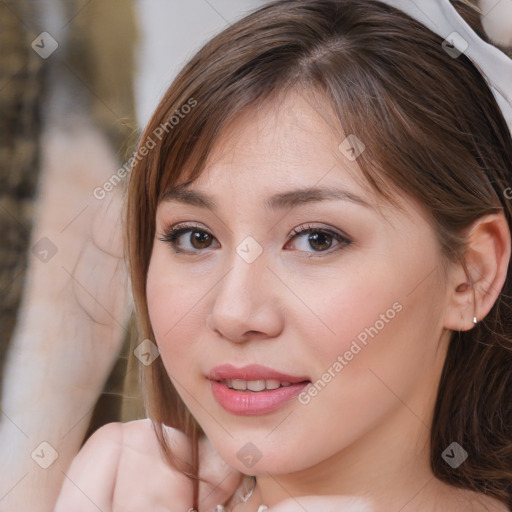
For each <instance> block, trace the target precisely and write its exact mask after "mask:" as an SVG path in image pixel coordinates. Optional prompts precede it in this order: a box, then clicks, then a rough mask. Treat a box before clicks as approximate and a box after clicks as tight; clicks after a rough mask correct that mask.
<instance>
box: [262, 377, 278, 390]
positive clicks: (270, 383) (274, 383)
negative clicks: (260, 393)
mask: <svg viewBox="0 0 512 512" xmlns="http://www.w3.org/2000/svg"><path fill="white" fill-rule="evenodd" d="M280 385H281V383H280V382H279V381H278V380H275V379H268V380H266V381H265V387H266V388H267V389H277V388H278V387H279V386H280Z"/></svg>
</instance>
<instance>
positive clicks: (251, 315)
mask: <svg viewBox="0 0 512 512" xmlns="http://www.w3.org/2000/svg"><path fill="white" fill-rule="evenodd" d="M249 238H250V237H247V238H246V239H244V240H243V241H242V242H241V243H240V244H238V246H236V247H235V248H234V251H233V254H232V255H231V257H230V258H228V266H229V269H228V271H227V273H225V274H224V277H223V278H222V279H221V281H220V283H218V286H217V287H216V293H215V298H214V303H213V306H212V311H211V316H210V321H209V324H210V328H213V329H214V330H217V331H219V332H220V333H221V334H223V335H224V336H225V337H227V338H230V339H231V340H242V339H243V338H244V334H245V333H247V332H249V331H251V332H257V331H261V332H265V333H266V334H269V333H270V331H273V330H275V329H276V328H277V327H278V322H277V319H276V318H272V317H273V315H274V316H275V315H276V311H277V308H275V307H273V306H272V303H273V302H274V301H273V298H272V292H273V290H272V288H271V287H270V286H268V285H267V279H268V276H266V275H265V274H266V273H270V271H269V269H267V268H266V267H267V265H268V263H269V262H268V259H267V258H266V254H265V252H264V251H263V248H262V247H261V245H260V244H259V243H258V242H256V240H254V239H249Z"/></svg>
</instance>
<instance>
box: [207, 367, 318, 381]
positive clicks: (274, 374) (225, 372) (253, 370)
mask: <svg viewBox="0 0 512 512" xmlns="http://www.w3.org/2000/svg"><path fill="white" fill-rule="evenodd" d="M208 378H209V379H210V380H217V381H219V380H227V379H243V380H267V379H275V380H279V381H281V382H291V383H292V384H294V383H296V382H304V381H305V380H309V378H308V377H303V376H299V377H296V376H293V375H286V374H285V373H281V372H278V371H276V370H272V368H267V367H266V366H261V365H259V364H250V365H248V366H244V367H243V368H235V367H234V366H233V365H231V364H221V365H219V366H215V367H214V368H213V369H212V370H211V372H210V375H209V376H208Z"/></svg>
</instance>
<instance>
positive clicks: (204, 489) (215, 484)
mask: <svg viewBox="0 0 512 512" xmlns="http://www.w3.org/2000/svg"><path fill="white" fill-rule="evenodd" d="M199 457H200V469H199V476H200V477H201V478H204V479H205V480H207V481H208V482H209V483H203V482H201V483H200V484H199V512H210V511H211V510H213V509H215V507H216V506H217V505H218V504H221V503H225V502H226V501H227V500H228V499H229V498H231V496H232V495H233V494H234V492H235V491H236V489H237V488H238V486H239V485H240V483H241V480H242V474H241V473H239V472H238V471H236V470H235V469H233V468H232V467H231V466H229V465H228V464H226V462H225V461H224V460H223V459H222V458H221V457H220V455H219V454H218V453H217V452H216V450H215V448H214V447H213V446H212V444H211V443H210V441H209V439H208V438H207V437H206V436H205V437H204V438H203V439H202V440H201V441H200V443H199Z"/></svg>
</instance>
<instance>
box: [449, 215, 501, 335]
mask: <svg viewBox="0 0 512 512" xmlns="http://www.w3.org/2000/svg"><path fill="white" fill-rule="evenodd" d="M510 244H511V242H510V229H509V226H508V223H507V219H506V218H505V215H504V214H503V213H493V214H490V215H486V216H484V217H481V218H480V219H478V220H476V221H475V222H474V223H473V224H472V226H471V227H470V228H469V230H468V235H467V249H466V252H465V254H464V263H465V267H466V268H464V265H463V264H462V263H457V264H454V265H453V266H452V267H451V271H450V274H449V278H448V279H449V290H448V292H449V294H450V297H449V303H448V308H447V310H446V315H445V324H444V327H445V328H446V329H451V330H454V331H467V330H469V329H471V328H472V327H474V322H473V318H474V317H476V319H477V321H480V320H482V319H483V318H484V317H485V316H486V315H487V314H488V313H489V311H490V310H491V308H492V306H493V305H494V303H495V302H496V299H497V298H498V296H499V294H500V292H501V289H502V288H503V284H504V283H505V279H506V277H507V270H508V264H509V261H510ZM466 269H467V272H466Z"/></svg>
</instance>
